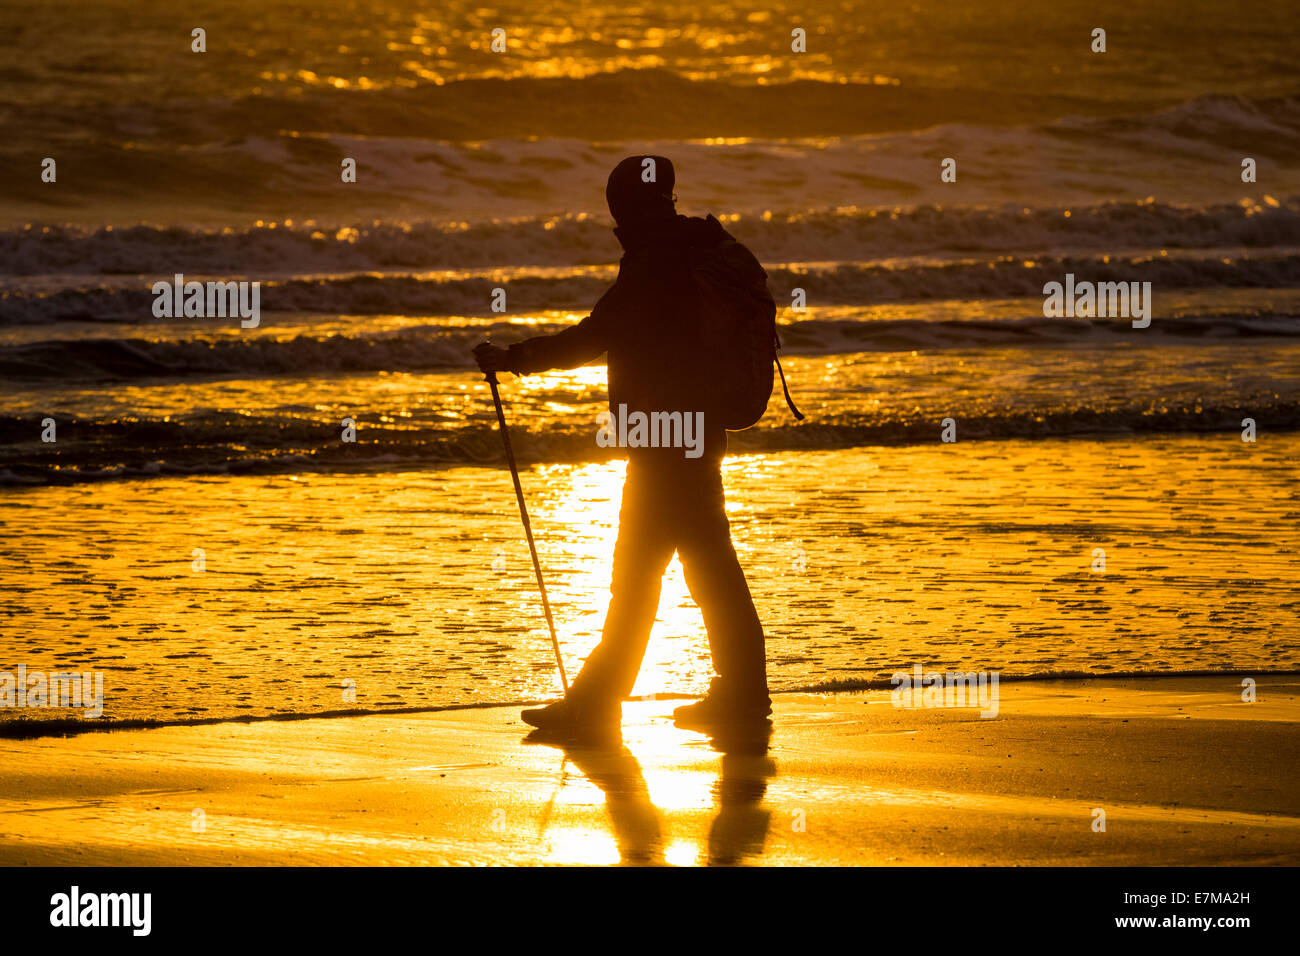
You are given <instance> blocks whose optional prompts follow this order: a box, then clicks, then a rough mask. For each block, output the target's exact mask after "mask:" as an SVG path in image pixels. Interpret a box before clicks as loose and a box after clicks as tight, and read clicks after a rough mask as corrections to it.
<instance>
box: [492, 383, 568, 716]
mask: <svg viewBox="0 0 1300 956" xmlns="http://www.w3.org/2000/svg"><path fill="white" fill-rule="evenodd" d="M484 377H485V378H486V379H487V381H488V384H489V385H491V386H492V401H493V403H494V404H495V405H496V407H497V424H498V425H500V426H501V442H502V444H504V445H505V446H506V461H508V462H509V463H510V477H511V478H513V479H514V480H515V497H516V498H518V499H519V516H520V517H521V518H523V519H524V534H525V535H526V536H527V538H528V550H529V551H531V552H532V555H533V570H534V571H536V572H537V590H539V591H541V592H542V610H544V611H545V612H546V626H547V627H549V628H550V629H551V645H552V646H553V647H554V648H555V663H556V664H558V665H559V667H560V684H561V686H563V687H564V695H565V696H566V697H567V696H568V695H569V679H568V678H567V677H565V676H564V659H563V658H562V657H560V640H559V638H557V637H556V636H555V620H554V619H553V618H552V617H551V602H550V601H548V600H547V599H546V582H545V581H543V580H542V564H541V562H540V561H538V560H537V545H535V544H534V543H533V526H532V525H531V524H530V523H529V521H528V508H527V506H526V505H525V504H524V486H523V485H521V484H520V483H519V466H518V465H516V464H515V452H514V449H512V448H511V447H510V433H509V432H508V431H506V413H505V411H504V410H503V409H502V408H501V393H500V392H498V391H497V373H496V372H486V373H484Z"/></svg>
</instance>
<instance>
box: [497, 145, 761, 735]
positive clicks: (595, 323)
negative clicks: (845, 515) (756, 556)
mask: <svg viewBox="0 0 1300 956" xmlns="http://www.w3.org/2000/svg"><path fill="white" fill-rule="evenodd" d="M646 160H653V163H652V164H647V162H646ZM648 165H649V166H650V168H651V169H652V175H653V177H654V178H653V181H649V182H647V181H644V180H645V177H646V169H647V166H648ZM673 185H674V173H673V167H672V163H671V162H670V161H669V160H667V159H665V158H664V157H661V156H653V157H643V156H632V157H629V158H627V159H625V160H623V161H622V162H620V163H619V164H618V166H616V167H615V168H614V171H613V172H612V173H611V174H610V176H609V182H608V184H607V185H606V188H605V198H606V200H607V201H608V203H609V210H610V213H611V214H612V215H613V217H614V221H615V223H616V224H617V228H616V229H615V230H614V234H615V236H617V237H618V241H619V243H620V244H621V245H622V247H623V258H622V260H621V261H620V263H619V273H618V279H617V281H615V283H614V285H613V286H611V287H610V289H609V290H608V291H606V292H605V294H604V295H603V296H601V298H600V300H599V301H598V302H597V303H596V306H595V308H594V309H592V311H591V314H590V315H589V316H587V317H586V318H585V319H583V320H582V321H581V322H579V323H578V324H577V325H574V326H571V327H569V328H567V329H564V330H563V331H560V332H557V333H555V334H554V335H544V336H537V337H535V338H531V339H527V340H525V341H523V342H518V343H516V344H514V345H511V346H510V347H509V349H501V348H497V347H495V346H493V345H490V344H488V343H486V342H485V343H483V344H481V345H479V346H478V347H477V348H476V349H475V350H474V351H475V356H476V358H477V359H478V362H479V366H480V367H481V368H482V369H483V370H484V371H485V372H489V371H510V372H513V373H515V374H516V375H526V374H529V373H534V372H541V371H545V370H548V369H555V368H576V367H577V366H580V365H584V364H586V363H588V362H591V361H593V360H595V359H597V358H599V357H600V355H601V354H602V353H604V354H606V356H607V366H608V374H609V405H610V411H611V414H612V415H614V416H615V419H614V420H615V421H617V420H618V419H625V420H630V419H632V418H633V416H634V414H635V413H636V412H641V413H643V414H644V415H645V416H647V417H649V416H650V415H651V414H652V413H672V412H680V413H682V417H683V421H686V420H687V416H690V420H691V421H699V419H698V418H697V417H696V415H695V413H703V419H702V425H703V427H702V432H703V434H702V435H699V436H696V437H697V439H698V448H695V449H691V451H692V453H693V454H696V455H698V457H689V456H688V455H687V454H686V451H687V450H688V449H684V448H683V447H629V454H628V466H627V479H626V483H625V484H624V487H623V502H622V507H621V509H620V511H619V529H618V542H617V544H616V545H615V549H614V571H613V581H612V583H611V587H610V591H611V594H612V597H611V599H610V602H609V611H608V613H607V615H606V617H605V627H604V632H603V634H602V637H601V641H600V644H599V646H597V647H596V649H595V650H594V651H592V653H591V656H590V657H588V658H587V661H586V663H585V664H584V665H583V668H582V671H581V673H579V674H578V676H577V677H576V678H575V679H574V681H573V683H572V685H571V686H570V688H569V693H568V696H567V697H565V698H564V699H563V700H562V701H558V702H556V703H553V704H550V705H549V706H546V707H542V708H538V709H535V710H525V711H524V712H523V718H524V720H525V721H527V722H528V723H530V724H532V725H533V726H535V727H541V728H545V729H549V730H554V731H560V732H572V733H576V734H584V733H589V732H591V731H595V730H600V729H601V728H607V727H608V726H609V725H611V724H614V725H617V723H618V722H619V720H620V718H621V706H622V700H623V699H624V698H625V697H627V696H628V695H629V694H630V693H631V691H632V687H633V685H634V684H635V682H636V676H637V672H638V671H639V670H640V667H641V660H642V658H643V657H644V655H645V649H646V643H647V641H648V640H649V637H650V630H651V627H652V626H653V624H654V619H655V615H656V612H657V609H658V605H659V592H660V584H661V578H662V577H663V573H664V571H665V570H666V569H667V567H668V563H669V561H671V560H672V557H673V553H674V552H676V553H677V554H678V555H679V556H680V558H681V562H682V568H683V570H684V571H685V574H686V584H687V586H688V587H689V588H690V592H691V596H692V597H693V598H694V599H695V602H696V603H697V604H698V605H699V607H700V610H701V611H702V612H703V615H704V623H705V626H706V627H707V629H708V637H709V650H710V653H711V655H712V658H713V669H714V671H715V673H716V675H717V676H716V677H715V678H714V679H713V682H712V684H711V686H710V689H709V693H708V696H707V697H705V698H704V700H702V701H699V702H698V703H695V704H691V705H687V706H685V707H679V708H678V709H677V710H676V711H675V712H674V713H675V716H676V717H677V719H678V721H679V722H681V723H683V724H685V725H688V726H708V725H713V724H717V723H728V722H746V721H760V722H765V721H766V720H767V716H768V715H769V714H770V713H771V710H772V709H771V698H770V697H769V696H768V689H767V676H766V659H765V652H764V637H763V627H762V624H760V623H759V619H758V614H757V612H756V611H755V609H754V602H753V600H752V598H751V597H750V593H749V586H748V584H747V583H746V581H745V575H744V572H743V571H742V570H741V568H740V563H739V562H738V561H737V560H736V552H735V550H734V548H733V547H732V544H731V530H730V525H729V524H728V522H727V516H726V512H725V510H724V506H723V491H722V474H721V463H722V459H723V456H724V455H725V453H726V449H727V435H726V430H725V429H724V428H723V426H722V424H721V418H722V416H721V415H720V414H716V413H715V408H716V406H715V402H716V400H717V394H716V393H717V391H718V389H717V386H716V382H715V380H714V378H713V376H712V375H711V371H710V368H709V367H708V363H707V361H706V359H705V358H704V353H705V350H704V349H702V348H701V345H700V342H701V338H700V332H699V328H698V326H699V322H700V319H699V315H700V311H699V305H698V303H699V298H698V296H699V293H698V287H697V286H696V285H695V280H694V278H693V276H692V272H691V268H692V262H693V257H695V256H696V255H697V254H699V253H700V252H701V251H703V250H708V249H709V248H711V247H714V246H717V245H718V244H721V243H724V242H727V241H734V240H733V237H732V236H731V235H730V234H729V233H727V231H726V230H724V229H723V228H722V226H721V224H719V222H718V221H717V220H716V219H715V218H713V217H712V216H709V217H707V218H704V219H701V218H688V217H686V216H680V215H678V214H677V211H676V207H675V202H676V197H674V195H673ZM741 254H742V257H743V258H744V259H746V260H748V261H750V262H752V267H751V268H750V269H749V273H748V275H746V276H744V277H743V278H744V279H745V280H746V281H747V282H749V283H757V284H758V285H759V287H760V288H761V290H762V293H763V294H764V295H768V297H769V299H770V294H768V293H767V289H766V275H765V273H764V272H763V270H762V268H761V267H760V266H759V265H758V263H757V261H756V260H753V257H752V256H750V255H749V253H748V252H747V251H745V250H743V247H742V250H741ZM774 334H775V326H773V335H774ZM769 382H770V363H769ZM630 444H631V443H629V445H630Z"/></svg>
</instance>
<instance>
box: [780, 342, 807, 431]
mask: <svg viewBox="0 0 1300 956" xmlns="http://www.w3.org/2000/svg"><path fill="white" fill-rule="evenodd" d="M772 358H774V359H776V371H777V374H778V375H780V376H781V391H783V392H785V403H786V405H788V406H790V411H791V412H793V413H794V418H795V421H797V422H801V421H803V420H804V418H805V416H804V413H803V412H801V411H799V409H797V408H795V407H794V399H793V398H791V397H790V388H789V386H787V385H786V384H785V372H784V371H783V370H782V369H781V360H780V359H779V358H777V357H776V356H775V355H773V356H772Z"/></svg>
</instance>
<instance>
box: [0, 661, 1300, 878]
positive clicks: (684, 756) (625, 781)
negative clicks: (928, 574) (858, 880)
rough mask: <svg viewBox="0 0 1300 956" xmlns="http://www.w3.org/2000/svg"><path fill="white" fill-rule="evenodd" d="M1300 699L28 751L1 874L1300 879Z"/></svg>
mask: <svg viewBox="0 0 1300 956" xmlns="http://www.w3.org/2000/svg"><path fill="white" fill-rule="evenodd" d="M1298 691H1300V679H1297V678H1291V677H1286V678H1283V677H1273V678H1269V677H1261V679H1260V680H1259V682H1258V687H1257V693H1258V699H1257V701H1256V702H1255V703H1251V704H1248V703H1244V702H1243V701H1242V700H1241V696H1240V686H1239V680H1238V679H1235V678H1188V677H1184V678H1154V679H1144V680H1133V681H1114V680H1106V679H1099V680H1089V681H1054V682H1024V683H1006V684H1003V685H1002V687H1001V701H1000V709H999V713H998V715H997V717H996V718H993V719H981V718H980V717H979V716H978V713H977V712H976V711H972V710H957V709H948V710H943V709H901V708H896V707H894V706H892V705H891V703H890V699H889V694H888V692H868V693H857V694H838V695H830V694H817V695H812V694H794V695H780V696H778V698H777V701H776V714H775V725H774V733H773V736H772V739H771V742H770V746H769V748H768V751H767V753H766V754H763V753H762V752H761V748H754V747H752V746H738V747H730V748H728V749H729V750H730V752H729V753H720V752H719V751H718V750H716V749H714V747H713V746H711V744H710V742H709V741H708V740H707V739H706V738H705V737H703V736H701V735H699V734H695V733H691V732H687V731H683V730H679V729H676V728H674V727H673V726H672V724H671V722H670V720H669V719H668V718H667V716H666V715H667V714H668V712H669V711H670V709H671V707H672V702H669V701H639V702H631V703H628V704H626V705H625V707H624V747H621V748H620V747H608V748H598V749H597V748H587V749H573V750H571V751H570V752H569V753H567V754H566V753H565V752H564V751H562V750H560V749H557V748H554V747H552V746H543V745H536V744H529V743H525V742H523V738H524V731H525V730H527V728H526V727H524V726H523V725H522V724H521V723H520V721H519V717H518V712H517V711H516V710H515V709H512V708H483V709H470V710H449V711H442V712H437V713H430V714H421V715H384V716H374V717H360V718H340V719H311V720H303V721H290V722H285V721H262V722H253V723H231V724H218V725H211V726H202V727H170V728H163V729H157V730H148V731H123V732H115V733H89V734H83V735H80V736H76V737H70V738H42V739H37V740H31V741H7V742H4V743H3V744H0V768H2V769H0V792H3V793H4V794H6V796H5V797H4V798H3V799H2V800H0V864H3V865H6V866H14V865H42V864H43V865H100V864H107V865H131V866H141V865H222V864H235V865H265V864H331V865H350V864H357V865H364V864H368V865H379V864H382V865H405V864H421V865H423V864H433V865H436V864H452V865H456V864H470V865H475V864H614V863H619V862H620V861H621V862H625V863H666V864H669V865H695V864H732V863H741V864H757V863H766V864H791V865H798V864H820V865H895V864H896V865H1074V864H1087V865H1137V866H1143V865H1213V864H1246V863H1249V864H1295V863H1297V862H1298V861H1300V787H1298V786H1297V784H1298V783H1300V760H1297V757H1298V756H1300V735H1298V734H1297V727H1298V725H1300V694H1298ZM1098 809H1100V810H1104V811H1105V831H1104V832H1099V831H1097V830H1095V829H1094V820H1096V819H1098V817H1097V814H1096V811H1097V810H1098Z"/></svg>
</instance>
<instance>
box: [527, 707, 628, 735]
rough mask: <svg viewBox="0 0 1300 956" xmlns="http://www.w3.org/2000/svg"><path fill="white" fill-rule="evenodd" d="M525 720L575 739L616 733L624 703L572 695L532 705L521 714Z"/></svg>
mask: <svg viewBox="0 0 1300 956" xmlns="http://www.w3.org/2000/svg"><path fill="white" fill-rule="evenodd" d="M519 716H520V717H522V718H523V720H524V723H526V724H531V725H532V726H534V727H536V728H537V729H538V730H543V731H546V733H547V735H548V736H555V737H562V738H569V739H574V740H584V739H598V738H603V737H608V736H610V735H612V734H617V733H618V732H619V730H620V728H621V725H622V722H623V707H622V704H620V703H619V702H618V701H613V702H612V703H606V702H604V701H601V702H596V701H591V700H585V699H583V700H579V699H575V698H574V697H573V696H569V697H566V698H564V699H563V700H557V701H556V702H555V703H553V704H547V705H546V706H545V707H533V708H531V709H529V710H525V711H524V712H523V713H521V714H520V715H519Z"/></svg>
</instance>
